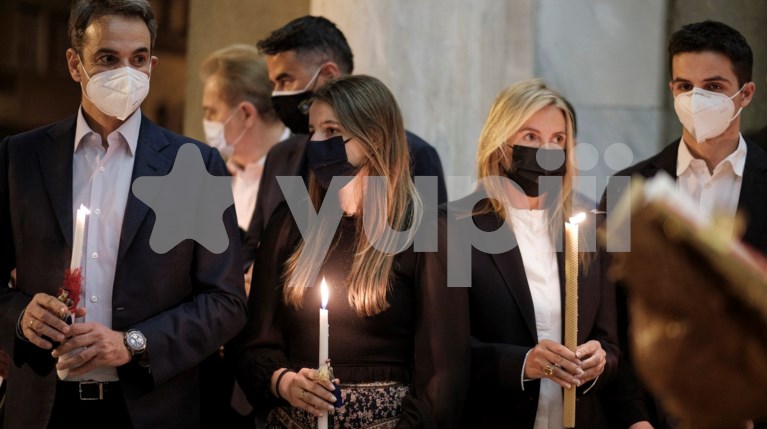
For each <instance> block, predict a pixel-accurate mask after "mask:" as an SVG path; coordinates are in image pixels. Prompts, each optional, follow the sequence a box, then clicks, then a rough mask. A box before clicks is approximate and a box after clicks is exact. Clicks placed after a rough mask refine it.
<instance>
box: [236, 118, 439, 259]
mask: <svg viewBox="0 0 767 429" xmlns="http://www.w3.org/2000/svg"><path fill="white" fill-rule="evenodd" d="M406 136H407V141H408V145H409V147H410V157H411V164H412V166H411V170H412V172H413V176H437V191H438V195H437V200H438V201H437V203H438V204H442V203H445V202H447V188H446V186H445V177H444V173H443V172H442V162H441V161H440V159H439V154H437V151H436V150H435V149H434V147H432V146H431V145H429V144H428V143H426V142H425V141H424V140H423V139H421V138H420V137H418V136H417V135H415V134H413V133H411V132H409V131H406ZM308 140H309V137H308V136H306V135H303V134H296V135H292V136H291V137H290V138H289V139H287V140H285V141H283V142H280V143H278V144H276V145H275V146H274V147H272V149H271V150H269V153H268V154H267V155H266V161H265V162H264V173H263V175H262V176H261V185H260V186H259V188H258V197H257V198H256V208H255V212H254V213H253V217H252V218H251V220H250V226H248V231H247V233H246V234H245V238H244V240H243V244H242V253H243V258H244V264H245V267H247V266H248V265H250V263H252V262H253V259H254V258H255V256H256V249H257V248H258V243H259V241H260V240H261V234H262V233H263V232H264V229H265V228H266V223H267V222H268V221H269V217H270V216H271V215H272V213H274V210H275V209H276V208H277V206H279V205H280V203H281V202H283V201H285V196H284V195H282V191H281V190H280V186H279V184H278V183H277V176H301V177H303V178H304V182H306V181H307V180H308V175H309V166H308V165H307V160H306V143H307V141H308Z"/></svg>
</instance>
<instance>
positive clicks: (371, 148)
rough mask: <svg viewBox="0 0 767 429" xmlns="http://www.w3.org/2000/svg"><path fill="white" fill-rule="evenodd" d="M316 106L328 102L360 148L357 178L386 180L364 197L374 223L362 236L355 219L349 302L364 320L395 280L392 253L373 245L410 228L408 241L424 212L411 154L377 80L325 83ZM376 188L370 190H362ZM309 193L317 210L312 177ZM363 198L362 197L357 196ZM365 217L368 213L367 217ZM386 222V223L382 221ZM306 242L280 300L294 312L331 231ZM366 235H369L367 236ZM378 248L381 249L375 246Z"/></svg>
mask: <svg viewBox="0 0 767 429" xmlns="http://www.w3.org/2000/svg"><path fill="white" fill-rule="evenodd" d="M314 102H322V103H327V104H328V105H329V106H330V107H331V108H332V109H333V111H334V112H335V114H336V117H337V118H338V121H339V123H340V124H341V126H342V127H343V128H344V129H345V130H346V132H347V133H348V135H349V136H351V137H353V138H355V139H356V140H357V141H358V142H359V143H360V146H361V150H362V152H363V155H364V159H365V166H364V168H363V169H362V173H361V174H366V175H367V176H381V177H383V178H385V180H386V187H385V188H384V189H385V191H384V192H385V195H378V194H377V195H368V196H367V199H368V201H369V202H370V203H372V207H371V206H367V207H365V210H372V214H373V215H374V216H373V218H374V219H375V224H374V225H373V226H372V228H370V227H369V228H368V231H366V233H365V234H363V233H362V231H363V230H364V227H363V224H362V222H363V217H364V216H362V215H360V216H356V223H357V225H356V226H357V231H358V234H357V235H356V242H355V249H354V261H353V262H352V266H351V270H350V271H349V274H348V276H347V279H346V280H347V284H348V291H349V295H348V299H349V304H350V305H351V306H352V308H354V309H355V310H356V311H357V313H359V314H360V315H364V316H373V315H376V314H379V313H381V312H383V311H384V310H386V309H387V308H388V307H389V303H388V301H387V293H388V291H389V288H390V287H391V282H392V280H393V278H394V274H393V272H392V269H393V265H394V257H395V256H396V255H395V254H394V253H387V252H382V251H379V250H378V249H376V248H375V247H373V245H372V244H371V242H376V243H382V244H383V245H384V246H386V244H387V243H392V241H393V238H392V237H391V235H392V234H388V233H387V231H388V228H387V226H390V228H391V229H392V230H393V231H403V230H406V229H408V228H409V232H408V234H409V235H410V237H411V238H412V236H413V235H414V234H415V231H416V229H417V228H418V225H419V223H420V219H421V216H422V214H423V208H422V202H421V199H420V197H419V196H418V194H417V193H416V191H415V186H414V185H413V180H412V177H411V173H410V152H409V149H408V144H407V139H406V137H405V128H404V126H403V123H402V114H401V113H400V110H399V106H398V105H397V101H396V100H395V98H394V95H392V93H391V92H390V91H389V90H388V89H387V88H386V86H385V85H384V84H383V83H382V82H381V81H379V80H378V79H376V78H373V77H370V76H365V75H356V76H347V77H342V78H340V79H338V80H335V81H331V82H328V83H327V84H326V85H324V86H323V87H322V88H320V89H319V90H317V92H316V94H315V96H314ZM376 190H380V189H378V188H377V187H368V188H367V190H366V192H374V191H376ZM309 195H310V198H311V200H312V203H313V205H314V207H315V209H318V208H319V207H320V204H321V202H322V200H323V198H324V191H323V190H322V188H321V187H320V186H319V185H318V183H317V181H316V180H315V178H314V175H313V174H310V178H309ZM360 197H361V196H360ZM359 207H362V204H361V202H360V204H359ZM368 214H369V215H370V214H371V213H368ZM387 222H388V224H389V225H387V224H386V223H387ZM314 232H316V234H315V235H314V236H310V237H307V238H305V240H304V241H302V242H301V243H300V244H299V246H298V248H297V249H296V251H295V252H294V253H293V255H291V257H290V258H289V259H288V261H287V263H286V269H285V280H286V282H285V283H286V287H285V288H284V289H283V298H284V300H285V302H286V303H288V304H290V305H292V306H293V307H295V308H300V307H301V302H302V300H303V295H304V291H305V290H306V287H307V286H309V285H312V284H314V282H315V280H316V279H315V278H312V273H316V272H318V271H319V270H318V268H319V267H318V266H317V265H320V266H321V264H323V263H324V261H323V260H322V258H321V257H320V256H321V255H320V254H319V249H317V247H318V246H312V245H311V244H313V243H321V242H323V240H322V238H325V237H326V236H327V235H331V236H332V234H333V233H334V232H335V231H333V230H331V228H329V227H328V226H327V225H322V226H321V227H320V228H317V229H316V230H314ZM368 234H370V235H371V236H370V237H368ZM379 247H381V246H379ZM303 252H311V253H312V254H311V256H312V257H311V258H307V259H308V260H309V261H310V263H308V264H302V265H299V264H298V260H299V257H300V255H301V254H302V253H303Z"/></svg>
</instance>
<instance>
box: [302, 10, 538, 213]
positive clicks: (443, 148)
mask: <svg viewBox="0 0 767 429" xmlns="http://www.w3.org/2000/svg"><path fill="white" fill-rule="evenodd" d="M534 13H535V1H533V0H505V1H504V0H486V1H465V0H419V1H412V0H387V1H378V0H312V2H311V14H312V15H323V16H325V17H327V18H328V19H330V20H331V21H333V22H335V23H336V25H338V27H339V28H340V29H341V31H343V33H344V34H345V35H346V38H347V40H348V41H349V44H350V45H351V47H352V52H353V53H354V61H355V69H354V73H356V74H369V75H372V76H375V77H377V78H379V79H381V80H382V81H383V82H384V83H386V85H387V86H388V87H389V89H391V90H392V92H393V93H394V95H395V96H396V97H397V100H398V102H399V104H400V108H401V109H402V112H403V115H404V117H405V126H406V127H407V128H408V129H409V130H410V131H412V132H414V133H416V134H418V135H420V136H421V137H423V138H424V139H425V140H426V141H428V142H429V143H431V144H432V145H433V146H435V147H436V148H437V150H438V151H439V154H440V156H441V158H442V164H443V166H444V168H445V174H446V175H456V176H474V175H475V174H476V166H475V162H474V160H475V159H476V149H477V139H478V137H479V133H480V130H481V128H482V124H483V123H484V121H485V118H486V117H487V113H488V111H489V109H490V105H491V104H492V101H493V99H494V98H495V96H496V95H497V94H498V93H499V92H500V91H501V89H503V88H504V87H506V86H508V85H509V84H511V83H514V82H516V81H518V80H521V79H526V78H530V77H532V76H533V67H534V56H535V55H534V54H535V52H534V48H535V42H534V31H535V28H534V23H535V22H534V17H535V15H534ZM470 190H471V188H470V183H467V182H465V181H454V182H453V183H451V181H448V193H449V198H450V199H456V198H459V197H461V196H463V195H465V194H467V193H468V192H469V191H470Z"/></svg>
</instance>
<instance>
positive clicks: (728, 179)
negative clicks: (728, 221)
mask: <svg viewBox="0 0 767 429" xmlns="http://www.w3.org/2000/svg"><path fill="white" fill-rule="evenodd" d="M739 139H740V140H739V142H738V147H737V148H736V149H735V150H734V151H733V152H732V153H731V154H729V155H728V156H727V157H726V158H725V159H724V160H722V162H720V163H719V164H718V165H717V166H716V167H714V171H713V172H711V171H709V169H708V166H707V165H706V162H705V161H704V160H702V159H699V158H695V157H694V156H693V155H692V153H691V152H690V149H689V148H688V147H687V145H686V144H685V142H684V140H683V139H682V140H680V141H679V149H678V153H677V163H676V175H677V185H678V186H679V188H680V189H681V190H682V191H684V192H685V193H687V194H688V195H690V196H691V197H692V198H693V199H694V200H695V202H697V203H698V209H699V210H700V211H701V213H703V214H704V215H705V216H711V215H714V214H724V215H727V216H734V215H735V212H736V210H737V208H738V199H739V198H740V188H741V185H742V183H743V171H744V170H745V167H746V154H747V152H748V148H747V146H746V141H745V140H744V139H743V136H742V135H741V136H740V137H739ZM692 144H693V145H695V144H698V143H692Z"/></svg>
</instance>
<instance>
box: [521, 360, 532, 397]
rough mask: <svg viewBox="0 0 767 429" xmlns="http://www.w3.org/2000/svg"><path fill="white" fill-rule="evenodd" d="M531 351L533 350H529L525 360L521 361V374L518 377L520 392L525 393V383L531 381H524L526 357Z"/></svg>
mask: <svg viewBox="0 0 767 429" xmlns="http://www.w3.org/2000/svg"><path fill="white" fill-rule="evenodd" d="M531 351H533V349H530V350H528V351H527V353H525V360H523V361H522V374H520V375H519V386H520V387H522V391H523V392H524V391H525V381H530V380H532V379H527V380H525V366H527V357H528V356H530V352H531Z"/></svg>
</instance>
